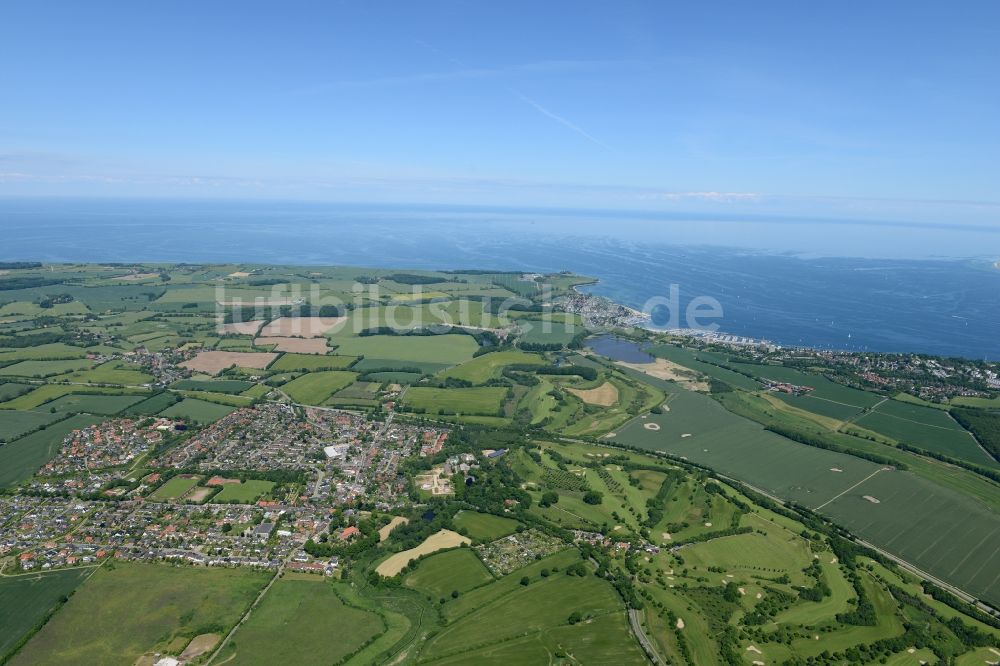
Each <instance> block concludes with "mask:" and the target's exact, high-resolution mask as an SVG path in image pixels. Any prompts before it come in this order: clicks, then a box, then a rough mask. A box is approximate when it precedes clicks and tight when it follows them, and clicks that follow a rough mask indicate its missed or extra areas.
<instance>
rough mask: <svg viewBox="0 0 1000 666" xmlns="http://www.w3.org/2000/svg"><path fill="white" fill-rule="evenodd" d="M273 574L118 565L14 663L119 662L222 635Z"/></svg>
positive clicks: (98, 577)
mask: <svg viewBox="0 0 1000 666" xmlns="http://www.w3.org/2000/svg"><path fill="white" fill-rule="evenodd" d="M268 578H269V574H267V573H262V572H257V571H251V570H249V569H226V568H198V569H196V568H191V567H174V566H166V565H157V564H128V563H116V564H115V566H114V568H113V569H108V568H104V569H101V570H99V571H98V572H97V573H95V574H94V575H93V576H92V577H91V578H90V579H89V580H88V581H87V582H86V584H84V585H82V586H81V587H80V588H79V589H78V590H77V591H76V594H74V595H73V596H72V597H71V598H70V600H69V601H68V602H67V603H66V604H65V605H64V606H63V608H62V609H61V610H60V611H59V612H58V613H57V614H56V615H55V617H53V618H52V620H50V621H49V623H48V624H46V625H45V626H44V627H43V628H42V630H41V631H39V632H38V633H37V634H35V636H34V637H33V638H32V639H31V640H30V641H28V644H27V645H25V647H24V648H23V649H22V650H21V651H20V652H19V653H18V654H17V655H16V656H15V657H14V659H13V660H12V662H11V663H13V664H25V665H27V664H121V665H122V666H131V665H132V664H133V663H135V661H136V659H137V657H138V656H140V655H142V654H144V653H151V652H154V651H162V650H163V649H164V648H165V647H166V646H167V645H168V644H169V643H171V641H173V640H174V639H175V638H177V637H189V638H193V637H194V636H196V635H198V634H203V633H225V631H227V630H228V629H229V627H231V626H232V625H234V624H235V623H236V621H237V619H239V617H240V616H241V615H242V614H243V612H244V611H245V610H246V609H247V607H248V606H249V605H250V603H251V602H252V601H253V599H254V598H255V597H256V595H257V593H258V591H259V590H260V589H261V588H262V587H263V586H264V583H265V582H266V581H267V580H268Z"/></svg>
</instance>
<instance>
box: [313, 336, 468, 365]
mask: <svg viewBox="0 0 1000 666" xmlns="http://www.w3.org/2000/svg"><path fill="white" fill-rule="evenodd" d="M331 343H333V344H335V345H337V354H343V355H347V356H364V357H365V360H368V359H385V360H392V361H402V362H409V361H413V362H421V363H434V364H440V365H442V366H451V365H458V364H459V363H464V362H465V361H468V360H471V359H472V355H473V354H474V353H475V351H476V350H477V349H478V348H479V345H478V344H477V343H476V341H475V339H474V338H473V337H472V336H470V335H458V334H447V335H421V336H416V335H371V336H359V337H353V338H338V337H334V338H332V339H331Z"/></svg>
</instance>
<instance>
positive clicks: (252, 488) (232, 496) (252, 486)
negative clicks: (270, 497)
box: [212, 479, 274, 504]
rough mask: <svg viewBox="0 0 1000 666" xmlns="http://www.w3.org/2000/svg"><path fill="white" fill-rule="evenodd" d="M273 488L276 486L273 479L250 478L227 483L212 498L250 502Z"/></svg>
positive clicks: (215, 500) (221, 500)
mask: <svg viewBox="0 0 1000 666" xmlns="http://www.w3.org/2000/svg"><path fill="white" fill-rule="evenodd" d="M271 488H274V483H272V482H271V481H259V480H256V479H250V480H248V481H244V482H242V483H240V484H235V483H227V484H226V485H224V486H223V487H222V491H221V492H220V493H219V494H218V495H216V496H215V497H213V498H212V501H213V502H220V503H222V502H237V503H239V504H250V503H251V502H255V501H257V499H259V498H260V497H262V496H264V495H266V494H267V493H269V492H271Z"/></svg>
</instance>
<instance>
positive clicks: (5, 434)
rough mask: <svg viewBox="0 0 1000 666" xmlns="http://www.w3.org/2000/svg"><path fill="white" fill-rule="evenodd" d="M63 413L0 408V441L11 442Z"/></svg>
mask: <svg viewBox="0 0 1000 666" xmlns="http://www.w3.org/2000/svg"><path fill="white" fill-rule="evenodd" d="M62 417H63V415H62V414H52V413H49V412H47V411H39V412H16V411H14V410H10V409H5V410H0V442H9V441H11V440H14V439H17V438H18V437H21V436H22V435H24V434H25V433H27V432H31V431H32V430H35V429H37V428H40V427H42V426H44V425H47V424H49V423H52V422H53V421H58V420H59V419H61V418H62Z"/></svg>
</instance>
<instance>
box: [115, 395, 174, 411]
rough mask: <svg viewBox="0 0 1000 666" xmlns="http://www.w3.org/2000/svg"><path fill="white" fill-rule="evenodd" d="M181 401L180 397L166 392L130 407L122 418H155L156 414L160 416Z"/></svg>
mask: <svg viewBox="0 0 1000 666" xmlns="http://www.w3.org/2000/svg"><path fill="white" fill-rule="evenodd" d="M180 400H181V398H180V396H178V395H176V394H174V393H170V392H168V391H164V392H163V393H157V394H156V395H154V396H153V397H151V398H146V399H145V400H143V401H142V402H137V403H135V404H134V405H132V406H131V407H128V408H127V409H125V410H124V411H122V416H153V415H154V414H159V413H160V412H162V411H163V410H164V409H166V408H167V407H170V406H171V405H173V404H175V403H177V402H180Z"/></svg>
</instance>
